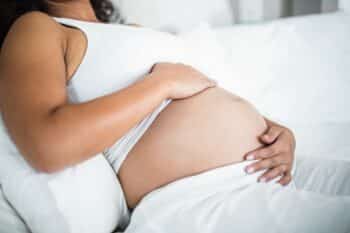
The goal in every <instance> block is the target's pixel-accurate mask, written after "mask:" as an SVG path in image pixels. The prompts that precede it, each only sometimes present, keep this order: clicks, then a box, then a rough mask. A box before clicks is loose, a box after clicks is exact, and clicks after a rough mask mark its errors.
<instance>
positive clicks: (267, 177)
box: [258, 165, 288, 182]
mask: <svg viewBox="0 0 350 233" xmlns="http://www.w3.org/2000/svg"><path fill="white" fill-rule="evenodd" d="M287 171H288V166H287V165H280V166H278V167H275V168H272V169H270V170H268V171H266V172H265V173H264V174H263V175H262V176H260V177H259V179H258V181H259V182H269V181H271V180H273V179H275V178H277V177H279V176H282V175H283V174H284V173H286V172H287Z"/></svg>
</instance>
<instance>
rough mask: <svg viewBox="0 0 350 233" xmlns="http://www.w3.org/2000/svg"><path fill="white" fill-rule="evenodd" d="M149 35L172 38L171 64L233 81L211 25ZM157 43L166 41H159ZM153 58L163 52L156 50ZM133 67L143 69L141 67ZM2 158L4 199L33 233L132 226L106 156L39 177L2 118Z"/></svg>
mask: <svg viewBox="0 0 350 233" xmlns="http://www.w3.org/2000/svg"><path fill="white" fill-rule="evenodd" d="M124 29H125V30H126V28H124ZM132 29H133V30H132V31H133V32H134V28H132ZM140 33H141V32H140ZM144 33H150V35H149V36H145V40H151V41H150V42H149V43H150V44H156V45H159V44H162V43H166V40H167V39H166V38H169V41H168V45H167V46H166V47H169V48H172V49H169V50H167V52H165V54H160V55H159V57H162V58H164V59H165V61H173V62H183V63H187V64H190V65H192V66H194V67H196V68H198V69H201V71H202V72H204V73H206V74H207V75H208V76H210V77H212V78H219V77H221V76H224V75H229V74H227V73H225V72H226V71H225V69H226V70H227V67H225V66H224V64H225V58H224V54H225V52H224V51H223V50H222V49H221V47H220V45H219V44H218V42H217V40H216V37H215V34H214V33H213V32H212V31H211V30H210V28H209V27H208V26H207V25H202V26H201V27H199V28H197V29H195V30H193V31H191V32H187V33H184V34H182V35H180V36H179V37H178V38H177V39H175V37H173V36H171V37H168V36H166V37H159V36H151V35H152V34H153V33H159V32H151V31H150V30H147V32H146V31H145V32H144ZM155 38H159V40H162V41H153V40H154V39H155ZM144 43H147V41H144ZM160 47H161V46H160ZM136 49H137V48H136ZM152 52H153V53H155V54H156V53H159V52H160V51H158V50H157V47H155V48H153V49H152ZM131 54H132V53H131ZM151 57H152V56H151ZM175 57H176V58H177V59H176V60H174V59H175ZM139 59H140V60H139V62H140V64H139V66H142V67H143V64H144V63H145V60H142V59H144V58H139ZM130 61H133V62H134V61H135V60H132V59H130ZM133 64H134V65H135V64H136V65H135V67H138V65H137V64H138V63H137V62H136V63H135V62H134V63H133ZM0 154H1V156H0V182H1V185H2V189H3V192H4V195H5V196H6V198H7V200H8V201H9V202H10V203H11V205H12V206H13V207H14V209H16V211H17V212H18V213H19V215H20V216H21V217H22V219H23V220H24V221H25V222H26V224H27V225H28V227H29V228H30V230H31V231H32V232H33V233H47V232H50V233H55V232H57V233H78V232H79V233H80V232H84V233H90V232H91V233H110V232H111V231H112V230H114V228H115V227H116V225H117V223H118V222H119V221H121V222H122V223H127V219H120V217H121V216H125V214H126V213H125V212H122V211H125V208H123V204H125V203H124V201H123V198H124V197H123V193H122V190H121V186H120V184H119V182H118V180H117V179H116V176H115V174H114V171H113V170H112V169H111V167H110V165H109V164H108V162H107V161H106V159H105V158H104V156H103V155H102V154H98V155H96V157H94V158H92V159H90V160H88V161H85V162H83V163H81V164H79V165H77V166H73V167H71V168H68V169H65V170H64V171H62V172H59V173H57V174H53V175H47V174H41V173H38V172H36V171H35V170H33V169H32V168H31V167H30V166H29V165H28V163H27V162H26V161H25V160H24V159H23V158H22V156H21V155H20V153H19V151H18V150H17V149H16V146H15V145H14V143H13V142H12V140H11V139H10V137H9V136H8V133H7V132H6V128H5V127H4V124H3V121H2V118H1V114H0Z"/></svg>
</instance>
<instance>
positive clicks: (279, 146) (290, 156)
mask: <svg viewBox="0 0 350 233" xmlns="http://www.w3.org/2000/svg"><path fill="white" fill-rule="evenodd" d="M267 122H268V127H269V128H268V130H267V131H266V132H265V133H264V134H263V135H262V136H261V137H260V139H261V141H262V142H263V143H265V144H266V146H265V147H262V148H259V149H257V150H255V151H252V152H250V153H248V154H247V156H246V159H247V160H260V161H258V162H256V163H253V164H251V165H249V166H247V167H246V172H247V173H249V174H251V173H255V172H257V171H260V170H263V169H267V171H266V172H265V173H264V174H263V175H262V176H260V177H259V179H258V181H259V182H269V181H271V180H273V179H274V178H276V177H278V176H281V178H280V179H279V180H278V183H280V184H281V185H287V184H289V183H290V182H291V180H292V174H291V171H292V168H293V162H294V151H295V138H294V135H293V132H292V131H291V130H289V129H288V128H286V127H283V126H281V125H278V124H276V123H273V122H271V121H267Z"/></svg>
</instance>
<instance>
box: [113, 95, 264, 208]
mask: <svg viewBox="0 0 350 233" xmlns="http://www.w3.org/2000/svg"><path fill="white" fill-rule="evenodd" d="M265 130H266V124H265V121H264V119H263V117H262V116H261V115H260V114H259V113H258V112H257V110H256V109H255V108H254V107H253V106H252V105H251V104H250V103H248V102H247V101H245V100H243V99H241V98H239V97H238V96H235V95H233V94H232V93H229V92H227V91H225V90H224V89H221V88H212V89H208V90H207V91H205V92H202V93H200V94H198V95H196V96H194V97H191V98H188V99H184V100H177V101H173V102H172V103H171V104H170V105H169V106H168V107H167V108H165V109H164V110H163V112H162V113H161V114H160V115H159V116H158V118H157V119H156V120H155V122H154V123H153V124H152V126H151V127H150V128H149V129H148V130H147V132H146V133H145V134H144V136H143V137H142V138H141V139H140V141H139V142H138V143H137V144H136V146H135V147H134V148H133V149H132V151H131V152H130V154H129V155H128V157H127V159H126V160H125V162H124V163H123V165H122V167H121V169H120V171H119V179H120V181H121V184H122V186H123V190H124V192H125V196H126V200H127V203H128V205H129V207H130V208H133V207H135V205H137V203H138V202H139V201H140V199H141V198H142V197H143V196H144V195H146V194H147V193H149V192H151V191H153V190H154V189H157V188H159V187H161V186H163V185H166V184H168V183H170V182H172V181H175V180H178V179H181V178H183V177H186V176H191V175H194V174H198V173H200V172H204V171H207V170H209V169H214V168H217V167H220V166H224V165H228V164H232V163H238V162H241V161H242V160H243V157H244V155H245V154H246V153H247V152H249V151H251V150H254V149H256V148H258V147H261V143H260V142H259V140H258V136H259V135H261V134H262V133H263V132H264V131H265Z"/></svg>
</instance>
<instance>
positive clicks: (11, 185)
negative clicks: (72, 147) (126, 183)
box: [0, 114, 125, 233]
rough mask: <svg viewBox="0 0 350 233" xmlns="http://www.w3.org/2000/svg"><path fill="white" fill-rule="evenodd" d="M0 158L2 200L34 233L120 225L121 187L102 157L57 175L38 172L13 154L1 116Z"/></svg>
mask: <svg viewBox="0 0 350 233" xmlns="http://www.w3.org/2000/svg"><path fill="white" fill-rule="evenodd" d="M0 154H1V156H0V172H1V173H0V181H1V185H2V190H3V193H4V196H5V197H6V199H7V200H8V201H9V202H10V203H11V205H12V207H13V208H14V209H16V211H17V212H18V213H19V215H20V216H21V217H22V219H23V220H24V221H25V222H26V224H27V226H28V227H29V229H30V230H31V231H32V232H33V233H47V232H50V233H51V232H52V233H55V232H57V233H74V232H94V233H98V232H101V233H102V232H103V233H110V232H112V231H113V230H114V229H115V228H116V226H117V224H118V222H119V221H123V220H124V219H121V216H124V214H125V213H123V212H121V211H123V208H121V206H122V205H123V194H122V191H121V186H120V184H119V182H118V180H117V179H116V175H115V173H114V172H113V170H112V169H111V167H110V165H109V164H108V162H107V161H106V159H105V157H104V156H103V155H102V154H99V155H97V156H95V157H94V158H92V159H90V160H87V161H85V162H83V163H81V164H79V165H77V166H74V167H71V168H67V169H66V170H64V171H62V172H59V173H56V174H52V175H48V174H43V173H38V172H36V171H35V170H34V169H32V168H31V167H30V166H29V165H28V163H27V162H26V161H25V160H24V159H23V158H22V156H21V155H20V153H19V152H18V150H17V149H16V147H15V145H14V144H13V142H12V140H11V139H10V137H9V136H8V133H7V131H6V129H5V127H4V124H3V121H2V118H1V114H0ZM89 219H90V220H91V221H89V222H86V220H89ZM82 221H84V222H82Z"/></svg>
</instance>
